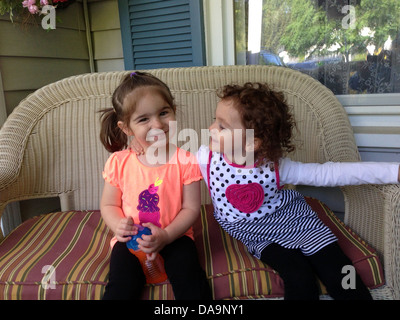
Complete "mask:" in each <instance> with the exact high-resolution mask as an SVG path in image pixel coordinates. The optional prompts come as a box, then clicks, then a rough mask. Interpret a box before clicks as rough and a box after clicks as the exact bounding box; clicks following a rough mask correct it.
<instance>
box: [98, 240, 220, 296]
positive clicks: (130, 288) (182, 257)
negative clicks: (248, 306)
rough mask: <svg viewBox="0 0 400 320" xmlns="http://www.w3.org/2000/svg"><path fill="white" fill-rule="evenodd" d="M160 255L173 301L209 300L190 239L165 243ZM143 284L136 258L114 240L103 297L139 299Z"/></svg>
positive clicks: (143, 279) (123, 245) (194, 248)
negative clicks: (172, 294)
mask: <svg viewBox="0 0 400 320" xmlns="http://www.w3.org/2000/svg"><path fill="white" fill-rule="evenodd" d="M160 254H161V256H162V257H163V259H164V264H165V272H166V273H167V275H168V279H169V281H170V283H171V285H172V288H173V291H174V296H175V299H176V300H200V299H212V296H211V291H210V288H209V285H208V282H207V279H206V276H205V272H204V271H203V269H202V268H201V266H200V263H199V260H198V256H197V250H196V246H195V244H194V241H193V240H192V239H190V238H189V237H187V236H183V237H181V238H178V239H177V240H175V241H174V242H172V243H171V244H169V245H167V246H165V248H164V249H163V250H161V251H160ZM145 283H146V278H145V276H144V273H143V270H142V267H141V265H140V262H139V259H138V258H136V256H135V255H133V254H132V253H131V252H130V251H129V250H128V248H127V247H126V244H125V243H122V242H117V243H116V244H115V245H114V247H113V249H112V252H111V259H110V275H109V282H108V284H107V286H106V290H105V293H104V296H103V300H134V299H139V298H140V296H141V294H142V291H143V286H144V285H145Z"/></svg>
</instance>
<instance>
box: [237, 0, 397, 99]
mask: <svg viewBox="0 0 400 320" xmlns="http://www.w3.org/2000/svg"><path fill="white" fill-rule="evenodd" d="M234 3H235V42H236V44H235V47H236V63H237V64H270V65H278V66H285V67H289V68H293V69H297V70H299V71H301V72H304V73H306V74H309V75H311V76H312V77H314V78H315V79H318V80H319V81H320V82H321V83H323V84H324V85H325V86H327V87H328V88H329V89H331V90H332V91H333V92H334V93H335V94H336V95H348V94H376V93H399V92H400V43H399V41H400V14H399V12H400V1H399V0H379V1H376V0H235V1H234Z"/></svg>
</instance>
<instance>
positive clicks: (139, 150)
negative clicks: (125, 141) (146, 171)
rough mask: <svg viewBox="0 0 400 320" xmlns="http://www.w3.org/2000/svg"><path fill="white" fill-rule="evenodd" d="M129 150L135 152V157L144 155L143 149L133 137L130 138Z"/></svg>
mask: <svg viewBox="0 0 400 320" xmlns="http://www.w3.org/2000/svg"><path fill="white" fill-rule="evenodd" d="M129 148H130V149H131V150H132V151H133V152H135V153H136V154H137V155H141V154H144V149H143V147H142V146H141V144H140V143H139V142H138V141H137V140H136V138H135V137H132V140H131V143H130V144H129Z"/></svg>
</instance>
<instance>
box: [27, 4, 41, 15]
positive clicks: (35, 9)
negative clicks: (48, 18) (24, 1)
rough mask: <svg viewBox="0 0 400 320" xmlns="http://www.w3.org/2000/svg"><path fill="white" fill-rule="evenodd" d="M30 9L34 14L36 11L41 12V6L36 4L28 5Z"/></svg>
mask: <svg viewBox="0 0 400 320" xmlns="http://www.w3.org/2000/svg"><path fill="white" fill-rule="evenodd" d="M28 10H29V12H30V13H32V14H35V13H38V12H39V8H38V7H37V6H35V5H32V6H29V7H28Z"/></svg>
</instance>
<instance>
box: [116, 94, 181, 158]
mask: <svg viewBox="0 0 400 320" xmlns="http://www.w3.org/2000/svg"><path fill="white" fill-rule="evenodd" d="M125 104H127V105H130V104H134V105H135V107H134V110H135V111H134V112H133V113H132V115H131V117H130V119H129V125H128V126H127V125H126V124H125V123H124V122H122V121H119V122H118V126H119V127H120V129H121V130H122V131H123V132H124V133H125V134H126V135H128V136H134V137H135V139H136V140H137V142H138V143H139V144H140V145H141V146H142V147H143V149H144V150H145V152H146V150H147V149H148V147H150V146H152V145H153V146H154V145H155V144H157V146H166V145H167V144H168V141H169V137H170V135H172V134H173V133H171V132H170V126H169V124H170V121H175V112H174V110H173V109H172V107H171V106H170V105H169V104H168V103H167V102H166V101H165V99H164V98H163V96H162V95H161V94H160V92H159V91H158V90H157V89H156V88H154V87H143V88H138V89H136V90H134V91H133V92H132V93H130V94H129V95H127V96H126V98H125V100H124V105H125Z"/></svg>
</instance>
